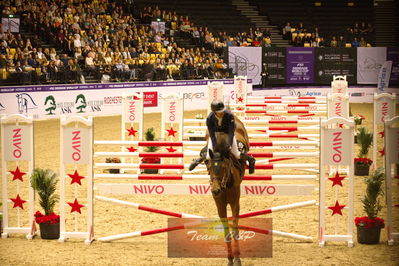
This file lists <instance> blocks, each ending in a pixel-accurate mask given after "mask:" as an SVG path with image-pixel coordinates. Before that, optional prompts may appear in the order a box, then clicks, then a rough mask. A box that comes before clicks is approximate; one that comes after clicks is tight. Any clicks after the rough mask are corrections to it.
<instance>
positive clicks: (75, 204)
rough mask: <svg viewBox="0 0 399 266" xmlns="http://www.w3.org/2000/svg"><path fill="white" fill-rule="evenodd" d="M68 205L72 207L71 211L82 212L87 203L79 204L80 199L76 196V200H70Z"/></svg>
mask: <svg viewBox="0 0 399 266" xmlns="http://www.w3.org/2000/svg"><path fill="white" fill-rule="evenodd" d="M68 205H69V206H71V207H72V209H71V213H73V212H78V213H80V214H82V213H81V212H80V208H83V207H84V206H85V205H82V204H79V202H78V200H77V199H76V198H75V201H74V202H73V203H72V202H68Z"/></svg>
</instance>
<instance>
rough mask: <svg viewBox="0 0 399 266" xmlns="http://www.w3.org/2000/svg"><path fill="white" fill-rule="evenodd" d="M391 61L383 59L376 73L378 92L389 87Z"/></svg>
mask: <svg viewBox="0 0 399 266" xmlns="http://www.w3.org/2000/svg"><path fill="white" fill-rule="evenodd" d="M391 70H392V61H385V63H384V64H383V65H382V67H381V68H380V72H379V73H378V84H377V89H378V91H379V92H382V91H384V90H385V88H388V87H389V78H390V77H391Z"/></svg>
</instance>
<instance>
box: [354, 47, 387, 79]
mask: <svg viewBox="0 0 399 266" xmlns="http://www.w3.org/2000/svg"><path fill="white" fill-rule="evenodd" d="M386 60H387V48H386V47H358V48H357V83H358V84H377V77H378V73H379V71H380V68H381V67H382V65H383V64H384V63H385V61H386Z"/></svg>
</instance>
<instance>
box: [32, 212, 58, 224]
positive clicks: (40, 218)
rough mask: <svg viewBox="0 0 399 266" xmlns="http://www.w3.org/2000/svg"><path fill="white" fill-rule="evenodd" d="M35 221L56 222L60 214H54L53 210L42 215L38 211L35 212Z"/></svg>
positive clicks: (40, 222)
mask: <svg viewBox="0 0 399 266" xmlns="http://www.w3.org/2000/svg"><path fill="white" fill-rule="evenodd" d="M35 222H36V223H38V224H44V223H48V224H56V223H59V222H60V216H59V215H57V214H55V213H54V212H52V213H50V214H49V215H43V214H42V213H41V212H40V211H37V212H36V213H35Z"/></svg>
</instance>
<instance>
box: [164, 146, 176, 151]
mask: <svg viewBox="0 0 399 266" xmlns="http://www.w3.org/2000/svg"><path fill="white" fill-rule="evenodd" d="M166 149H167V150H168V152H175V151H177V150H176V149H175V148H173V147H172V146H170V148H166Z"/></svg>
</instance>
